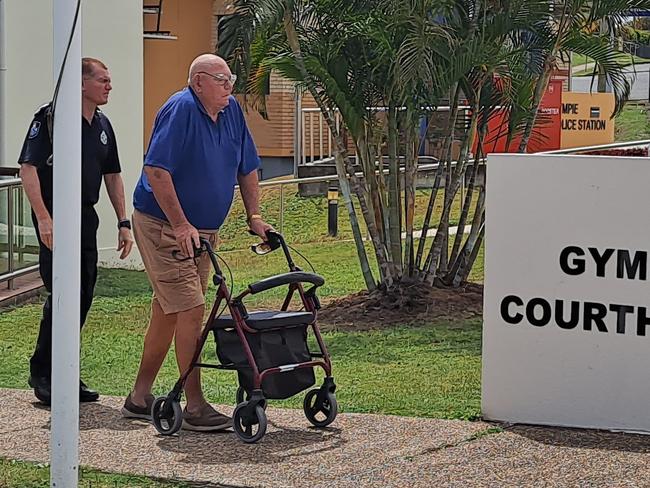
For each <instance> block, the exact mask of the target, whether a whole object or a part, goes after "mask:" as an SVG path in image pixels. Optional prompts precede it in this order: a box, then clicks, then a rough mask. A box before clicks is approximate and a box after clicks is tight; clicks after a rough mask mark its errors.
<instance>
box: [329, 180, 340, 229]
mask: <svg viewBox="0 0 650 488" xmlns="http://www.w3.org/2000/svg"><path fill="white" fill-rule="evenodd" d="M338 207H339V190H338V188H337V187H335V186H331V187H330V188H329V189H328V190H327V234H328V235H329V236H330V237H336V233H337V230H338V229H337V226H338Z"/></svg>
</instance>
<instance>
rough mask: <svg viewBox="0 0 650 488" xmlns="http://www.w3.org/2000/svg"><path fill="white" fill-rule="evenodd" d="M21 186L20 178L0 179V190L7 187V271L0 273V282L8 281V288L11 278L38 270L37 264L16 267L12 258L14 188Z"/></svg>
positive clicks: (10, 285)
mask: <svg viewBox="0 0 650 488" xmlns="http://www.w3.org/2000/svg"><path fill="white" fill-rule="evenodd" d="M20 188H22V180H21V179H20V178H9V179H6V180H0V190H1V189H7V268H8V269H7V272H5V273H2V274H0V283H5V282H8V286H9V288H12V287H13V280H14V279H16V278H19V277H21V276H24V275H26V274H29V273H31V272H34V271H36V270H38V265H32V266H26V267H24V268H20V269H16V262H15V259H14V253H15V245H14V240H15V239H14V237H15V230H16V223H15V221H14V213H15V208H16V201H15V199H14V190H16V189H20ZM18 205H19V207H22V200H21V199H19V201H18Z"/></svg>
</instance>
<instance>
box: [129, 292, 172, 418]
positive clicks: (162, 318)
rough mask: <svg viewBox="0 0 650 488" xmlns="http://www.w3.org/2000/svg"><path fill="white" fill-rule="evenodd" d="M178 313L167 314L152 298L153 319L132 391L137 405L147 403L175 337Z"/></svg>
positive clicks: (132, 397) (145, 339)
mask: <svg viewBox="0 0 650 488" xmlns="http://www.w3.org/2000/svg"><path fill="white" fill-rule="evenodd" d="M178 315H179V314H177V313H172V314H167V315H165V313H163V311H162V308H161V307H160V304H159V303H158V300H157V299H155V298H154V299H153V300H152V302H151V319H150V320H149V327H148V328H147V333H146V335H145V338H144V348H143V351H142V360H141V361H140V369H139V370H138V376H137V377H136V380H135V386H134V387H133V392H132V393H131V401H132V402H133V403H135V404H136V405H139V406H144V405H145V404H146V402H145V397H146V396H147V395H148V394H150V393H151V387H152V386H153V383H154V381H155V380H156V376H157V375H158V372H159V371H160V367H161V366H162V363H163V361H164V360H165V357H166V356H167V352H168V351H169V346H170V345H171V343H172V339H173V338H174V330H175V327H176V321H177V316H178Z"/></svg>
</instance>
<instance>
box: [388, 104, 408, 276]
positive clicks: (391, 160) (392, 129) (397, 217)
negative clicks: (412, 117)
mask: <svg viewBox="0 0 650 488" xmlns="http://www.w3.org/2000/svg"><path fill="white" fill-rule="evenodd" d="M388 171H389V174H388V223H389V224H388V237H389V242H390V254H391V257H392V260H393V264H394V265H395V266H396V267H399V268H400V269H401V268H402V236H401V231H402V225H401V214H402V205H401V203H402V200H401V198H400V194H401V191H400V171H399V153H398V127H397V108H396V107H395V104H394V103H393V102H392V101H391V102H389V104H388ZM405 186H406V185H405Z"/></svg>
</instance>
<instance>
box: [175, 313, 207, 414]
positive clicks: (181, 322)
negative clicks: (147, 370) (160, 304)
mask: <svg viewBox="0 0 650 488" xmlns="http://www.w3.org/2000/svg"><path fill="white" fill-rule="evenodd" d="M204 310H205V307H204V305H199V306H197V307H194V308H192V309H190V310H186V311H184V312H178V314H176V315H177V318H176V338H175V341H176V342H175V343H176V361H177V362H178V369H179V371H180V373H181V374H183V373H184V372H185V371H186V370H187V368H188V367H189V365H190V364H191V362H192V359H193V358H194V353H195V351H196V348H197V347H198V343H199V339H200V337H201V329H202V325H203V313H204ZM185 397H186V400H187V410H188V412H196V411H197V410H199V409H201V407H203V406H204V405H205V403H206V400H205V397H204V396H203V390H202V389H201V373H200V369H199V368H195V369H194V370H193V371H192V373H191V374H190V375H189V376H188V378H187V381H186V382H185Z"/></svg>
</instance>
